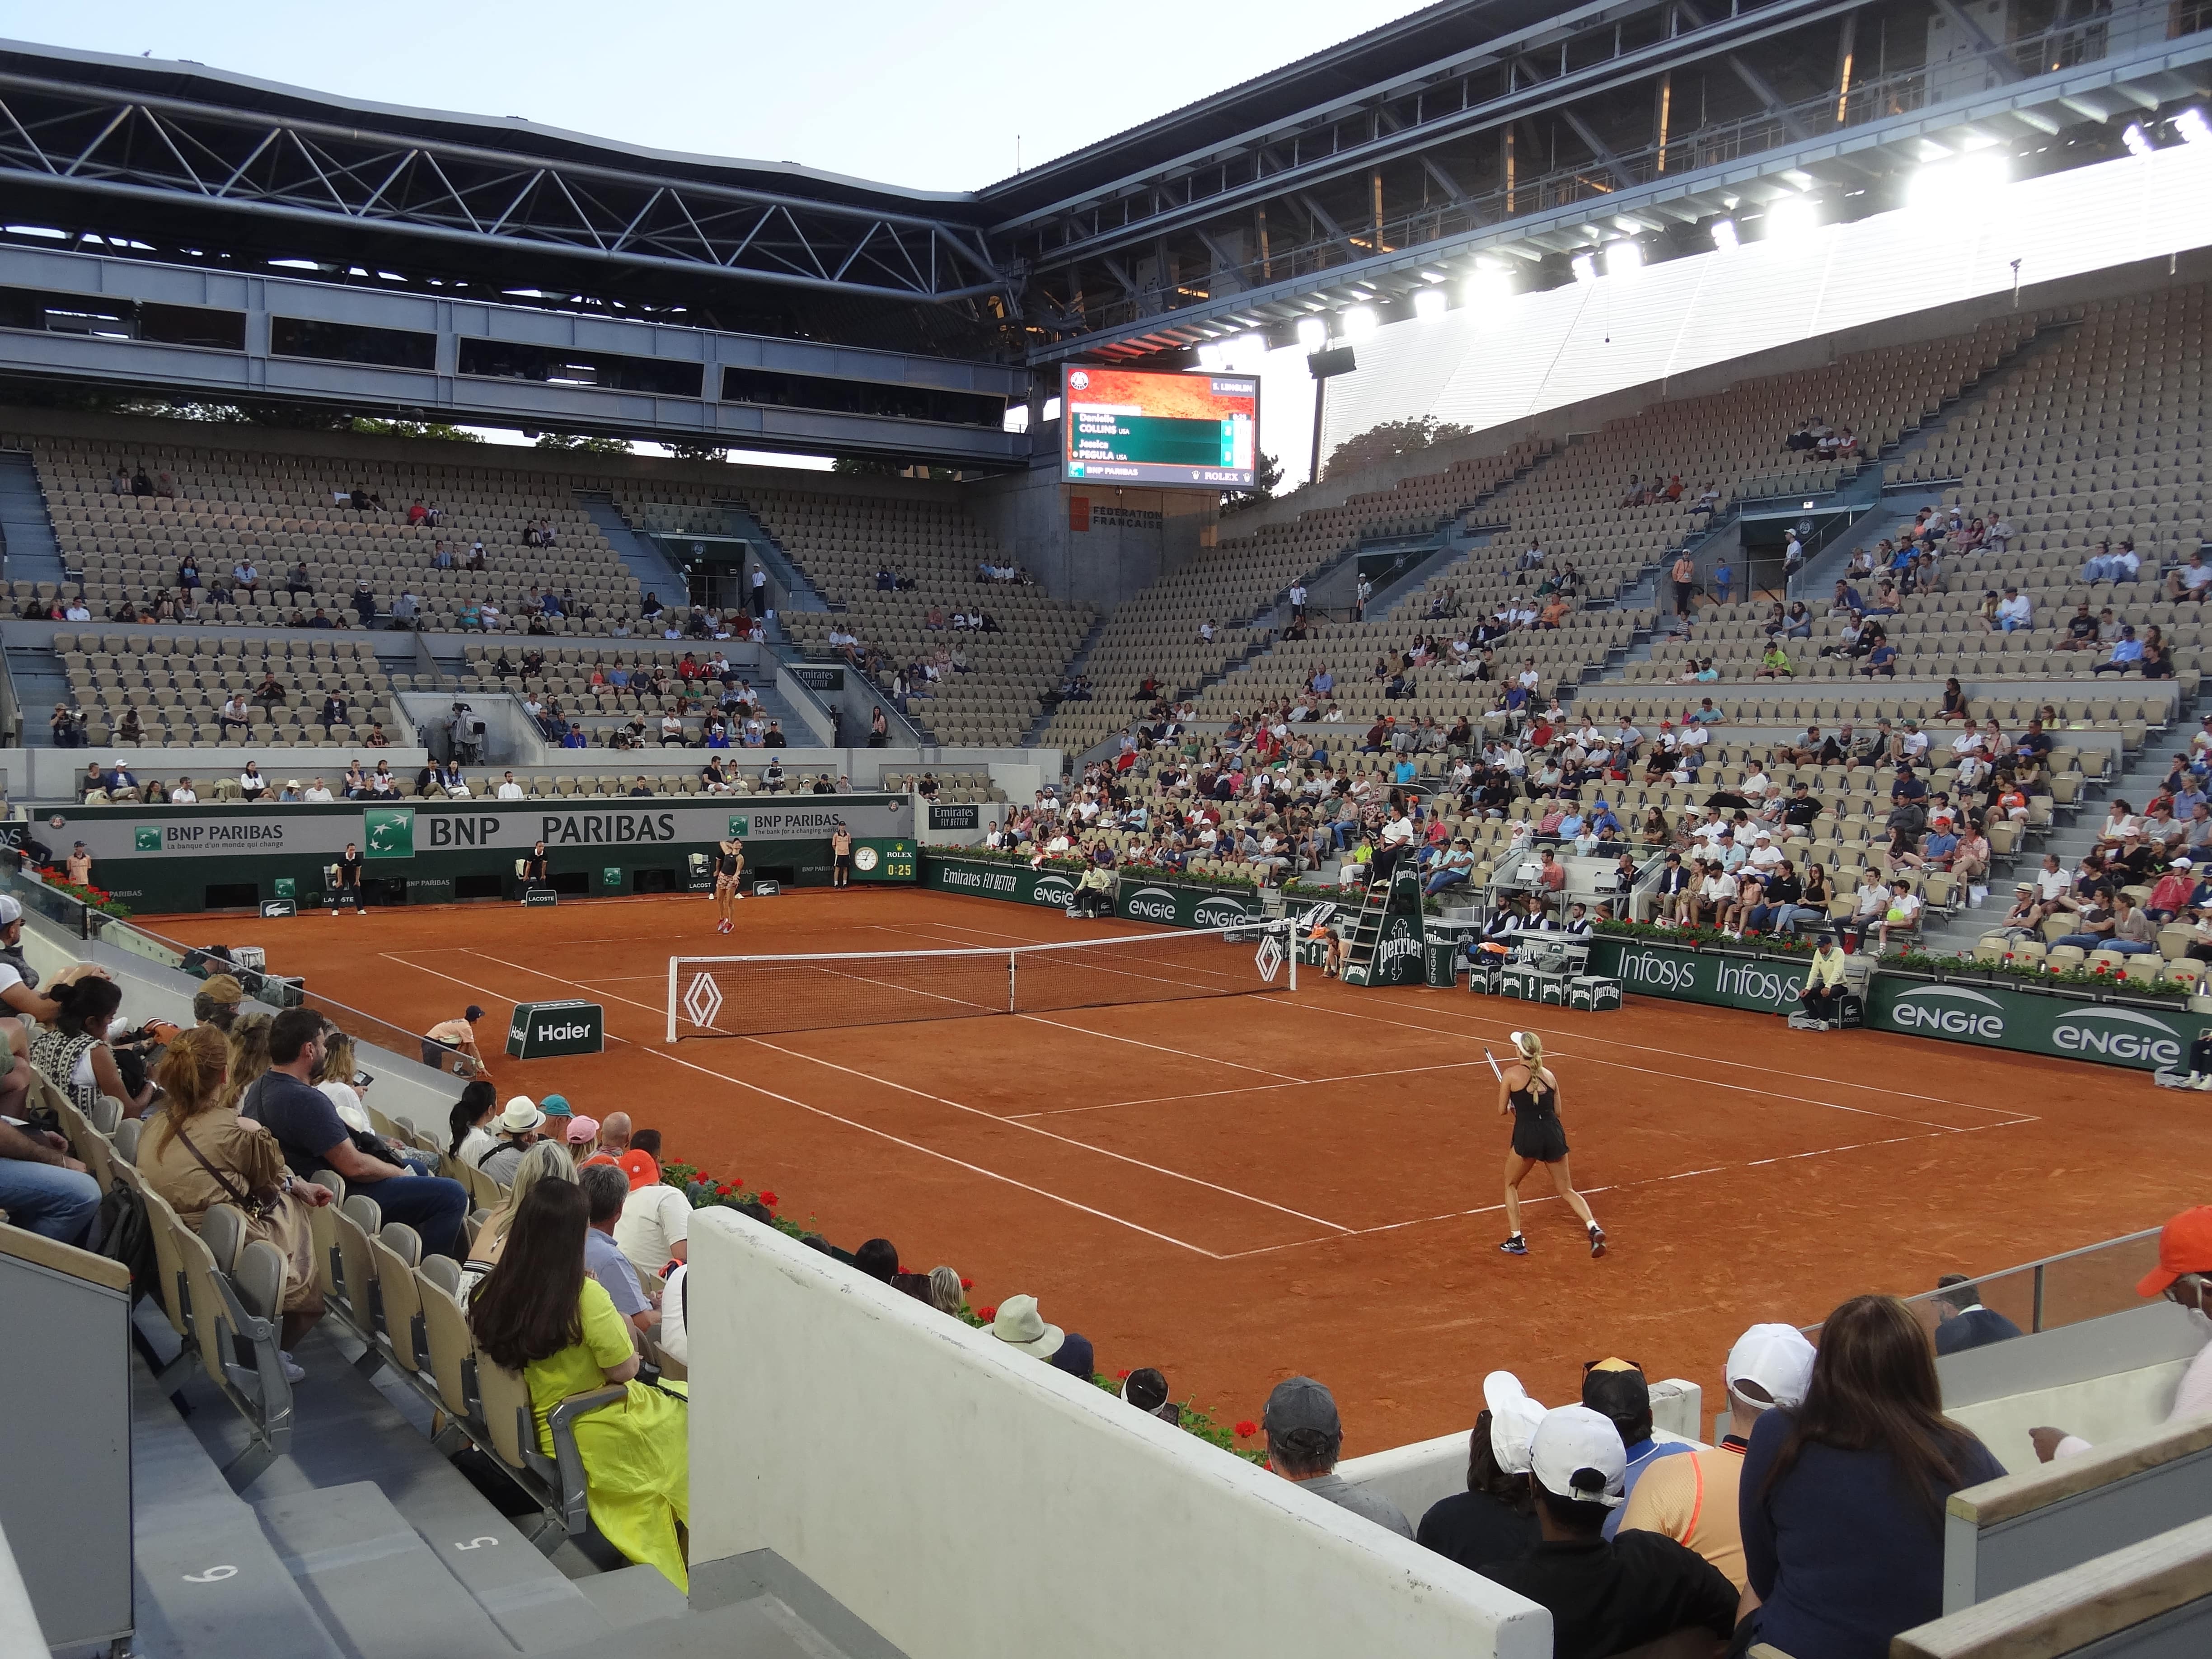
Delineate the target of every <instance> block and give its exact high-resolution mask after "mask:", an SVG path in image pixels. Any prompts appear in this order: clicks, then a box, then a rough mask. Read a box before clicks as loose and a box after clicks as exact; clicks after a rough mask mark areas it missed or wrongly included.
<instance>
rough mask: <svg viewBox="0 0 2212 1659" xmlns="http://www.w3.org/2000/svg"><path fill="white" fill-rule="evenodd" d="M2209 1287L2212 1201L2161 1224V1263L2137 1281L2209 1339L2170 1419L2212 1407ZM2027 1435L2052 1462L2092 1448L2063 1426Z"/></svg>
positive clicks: (2185, 1376) (2139, 1289) (2140, 1292)
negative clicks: (2179, 1310) (2181, 1311)
mask: <svg viewBox="0 0 2212 1659" xmlns="http://www.w3.org/2000/svg"><path fill="white" fill-rule="evenodd" d="M2208 1290H2212V1204H2198V1205H2195V1206H2191V1208H2189V1209H2186V1210H2184V1211H2183V1212H2181V1213H2180V1214H2179V1215H2178V1216H2176V1217H2174V1218H2173V1219H2172V1220H2171V1221H2169V1222H2167V1223H2166V1225H2165V1226H2164V1227H2163V1228H2161V1229H2160V1231H2159V1235H2158V1266H2157V1267H2154V1268H2152V1269H2151V1270H2150V1271H2149V1272H2148V1273H2145V1274H2144V1275H2143V1276H2142V1281H2141V1282H2140V1283H2139V1284H2137V1285H2136V1295H2137V1296H2142V1297H2151V1296H2162V1297H2165V1298H2166V1300H2167V1301H2168V1302H2171V1303H2172V1304H2174V1305H2175V1306H2176V1307H2179V1308H2183V1309H2185V1310H2187V1311H2188V1316H2189V1322H2190V1323H2191V1325H2193V1326H2195V1327H2196V1328H2197V1335H2199V1336H2200V1337H2203V1339H2205V1342H2204V1346H2203V1347H2201V1348H2199V1349H2198V1350H2197V1358H2194V1359H2192V1360H2191V1361H2190V1362H2189V1369H2188V1370H2185V1371H2184V1372H2182V1374H2181V1386H2180V1387H2179V1389H2176V1390H2175V1391H2174V1395H2173V1409H2172V1411H2170V1412H2168V1413H2166V1421H2167V1422H2168V1423H2170V1424H2171V1423H2179V1422H2180V1421H2181V1420H2182V1419H2184V1418H2187V1417H2196V1416H2199V1415H2202V1414H2203V1413H2205V1412H2212V1308H2208V1307H2207V1306H2206V1305H2205V1299H2206V1291H2208ZM2027 1437H2028V1438H2029V1439H2031V1440H2033V1442H2034V1443H2035V1455H2037V1456H2038V1457H2039V1458H2041V1459H2042V1460H2043V1461H2044V1462H2046V1463H2048V1462H2051V1460H2052V1459H2053V1458H2056V1457H2073V1456H2075V1455H2079V1454H2080V1453H2082V1452H2085V1451H2087V1450H2088V1449H2089V1443H2088V1442H2087V1441H2086V1440H2083V1439H2081V1437H2079V1436H2076V1435H2071V1434H2069V1433H2067V1432H2066V1431H2064V1430H2063V1429H2049V1428H2045V1429H2030V1430H2029V1431H2027Z"/></svg>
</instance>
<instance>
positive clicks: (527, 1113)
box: [477, 1095, 545, 1187]
mask: <svg viewBox="0 0 2212 1659" xmlns="http://www.w3.org/2000/svg"><path fill="white" fill-rule="evenodd" d="M544 1124H545V1114H544V1113H543V1112H541V1111H539V1110H538V1103H537V1102H536V1101H534V1100H532V1098H531V1097H529V1096H528V1095H517V1096H515V1097H513V1099H512V1100H510V1101H508V1102H507V1106H506V1109H504V1110H502V1111H501V1113H500V1115H498V1116H497V1117H495V1118H494V1119H493V1120H492V1124H491V1128H492V1133H494V1134H495V1135H496V1136H497V1137H498V1138H499V1145H498V1146H497V1147H496V1148H495V1149H494V1150H493V1151H491V1152H487V1153H485V1154H484V1158H483V1163H481V1164H477V1168H478V1169H480V1170H483V1172H484V1173H485V1174H486V1175H488V1176H490V1177H491V1178H492V1179H493V1180H494V1181H496V1182H499V1184H500V1185H501V1186H502V1187H511V1186H513V1184H514V1170H515V1166H516V1165H517V1164H520V1163H521V1162H522V1155H523V1154H524V1153H525V1152H528V1151H529V1150H530V1149H531V1147H532V1146H535V1145H536V1144H537V1142H538V1130H539V1129H541V1128H543V1127H544Z"/></svg>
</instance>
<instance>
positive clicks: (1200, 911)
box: [1114, 876, 1260, 927]
mask: <svg viewBox="0 0 2212 1659" xmlns="http://www.w3.org/2000/svg"><path fill="white" fill-rule="evenodd" d="M1114 914H1115V915H1117V916H1119V917H1121V919H1122V920H1123V921H1164V922H1167V923H1169V924H1170V925H1171V926H1173V927H1237V926H1238V925H1239V924H1241V923H1243V922H1247V921H1255V920H1256V919H1257V918H1258V916H1259V915H1260V899H1259V896H1258V895H1257V894H1256V893H1229V892H1224V891H1223V890H1221V889H1219V888H1218V887H1183V886H1180V885H1170V884H1168V883H1166V882H1161V881H1145V880H1140V879H1139V878H1136V877H1133V876H1124V877H1122V878H1121V882H1120V884H1118V885H1117V886H1116V887H1115V892H1114Z"/></svg>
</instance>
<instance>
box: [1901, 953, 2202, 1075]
mask: <svg viewBox="0 0 2212 1659" xmlns="http://www.w3.org/2000/svg"><path fill="white" fill-rule="evenodd" d="M2207 1025H2212V1016H2207V1015H2203V1014H2197V1013H2191V1012H2190V1011H2189V1010H2188V1009H2186V1008H2173V1009H2166V1008H2145V1007H2126V1006H2120V1005H2118V1004H2115V1003H2109V1002H2089V1001H2086V1000H2079V999H2076V998H2074V997H2061V996H2044V995H2039V994H2036V993H2034V992H2033V991H2012V990H2007V989H2004V988H2002V987H1998V986H1993V985H1961V984H1957V983H1942V984H1936V983H1930V982H1927V981H1915V980H1911V979H1903V978H1899V977H1898V976H1897V975H1892V974H1876V975H1875V979H1874V983H1873V985H1872V986H1871V987H1869V991H1868V994H1867V1006H1866V1027H1867V1030H1870V1031H1901V1032H1903V1033H1905V1035H1906V1036H1929V1037H1941V1038H1942V1039H1943V1040H1945V1041H1946V1042H1972V1043H1978V1044H1979V1045H1981V1046H1982V1047H1983V1048H2006V1049H2009V1050H2011V1051H2012V1052H2013V1053H2015V1054H2051V1055H2055V1056H2057V1058H2059V1059H2062V1060H2095V1061H2098V1062H2100V1063H2101V1064H2103V1065H2106V1066H2133V1067H2134V1068H2135V1069H2136V1070H2137V1071H2145V1072H2150V1071H2160V1070H2172V1069H2175V1068H2178V1067H2179V1066H2180V1065H2181V1063H2182V1061H2183V1060H2185V1058H2186V1057H2187V1056H2188V1054H2189V1045H2190V1043H2191V1042H2192V1041H2193V1040H2194V1039H2195V1037H2196V1036H2197V1032H2198V1031H2199V1030H2202V1029H2203V1028H2204V1027H2205V1026H2207Z"/></svg>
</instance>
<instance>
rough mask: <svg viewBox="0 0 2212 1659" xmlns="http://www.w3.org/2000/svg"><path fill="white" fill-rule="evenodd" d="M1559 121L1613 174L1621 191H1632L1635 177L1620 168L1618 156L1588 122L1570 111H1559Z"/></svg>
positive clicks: (1623, 168)
mask: <svg viewBox="0 0 2212 1659" xmlns="http://www.w3.org/2000/svg"><path fill="white" fill-rule="evenodd" d="M1559 119H1561V120H1562V121H1565V123H1566V124H1567V126H1568V129H1569V130H1570V131H1572V132H1573V134H1574V135H1575V137H1577V138H1579V139H1581V140H1582V141H1583V143H1585V144H1588V145H1589V152H1590V154H1591V155H1595V156H1596V157H1597V159H1598V164H1599V165H1600V166H1601V167H1604V168H1605V170H1606V171H1607V172H1608V173H1611V174H1613V179H1614V180H1615V181H1616V182H1617V183H1619V184H1620V185H1621V187H1622V188H1623V189H1632V188H1633V187H1634V185H1635V184H1636V175H1635V174H1634V173H1631V172H1630V171H1629V170H1628V169H1627V168H1626V167H1623V166H1621V164H1620V157H1619V156H1618V155H1614V154H1613V151H1612V150H1611V149H1607V146H1606V143H1605V141H1604V140H1603V139H1602V138H1600V137H1598V136H1597V134H1596V133H1595V132H1594V131H1591V130H1590V124H1589V122H1587V121H1585V120H1583V118H1582V117H1581V116H1579V115H1577V114H1576V113H1575V112H1574V111H1572V110H1571V109H1563V110H1561V111H1560V112H1559Z"/></svg>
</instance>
